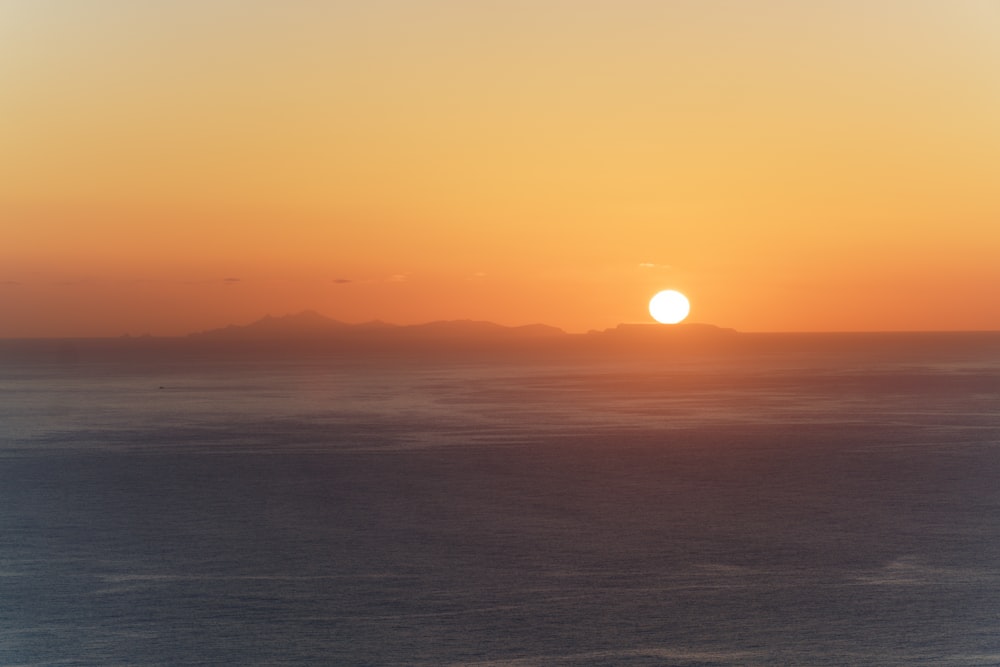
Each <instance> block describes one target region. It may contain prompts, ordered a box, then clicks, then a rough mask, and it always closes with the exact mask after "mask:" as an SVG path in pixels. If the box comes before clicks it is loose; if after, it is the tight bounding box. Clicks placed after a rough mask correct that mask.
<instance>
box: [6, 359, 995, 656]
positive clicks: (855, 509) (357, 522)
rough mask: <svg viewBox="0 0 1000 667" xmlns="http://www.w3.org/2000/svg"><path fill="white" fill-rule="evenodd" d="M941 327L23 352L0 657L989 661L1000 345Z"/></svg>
mask: <svg viewBox="0 0 1000 667" xmlns="http://www.w3.org/2000/svg"><path fill="white" fill-rule="evenodd" d="M922 355H923V356H919V357H914V356H913V355H910V356H908V357H905V358H893V359H889V360H880V359H877V358H876V359H873V358H871V356H870V355H868V356H865V355H858V356H856V357H852V356H851V355H846V356H845V355H839V356H836V357H833V356H830V357H827V356H823V355H822V354H818V355H813V356H810V355H808V354H806V355H803V354H802V353H801V350H799V351H798V352H797V353H796V354H795V355H791V354H789V355H781V354H769V355H766V356H759V355H758V356H753V355H750V356H742V357H740V356H729V357H725V358H716V357H700V358H698V359H692V360H683V359H681V360H678V359H674V360H671V361H667V360H661V361H658V362H641V361H634V360H633V361H631V362H625V361H619V362H610V361H603V362H599V361H592V362H586V363H585V362H573V363H570V362H568V361H562V362H552V363H537V362H534V363H527V362H525V363H513V362H511V361H510V360H507V361H506V362H505V363H502V364H501V363H490V362H475V363H471V362H462V363H459V362H455V363H446V362H440V361H439V362H435V363H406V364H390V363H384V362H382V363H377V362H359V361H357V360H350V361H345V360H337V359H333V358H325V359H314V360H308V359H306V360H298V361H292V360H283V361H266V360H259V359H257V360H253V361H238V360H230V361H227V362H221V361H219V362H212V363H208V362H205V361H204V360H188V361H183V360H180V361H178V360H176V359H175V360H173V361H171V362H169V363H167V362H162V363H161V362H155V361H148V360H147V361H141V362H140V361H137V360H135V359H128V360H117V361H116V360H114V359H110V360H109V359H103V360H93V361H88V360H87V359H86V358H85V357H84V358H82V359H79V360H74V361H73V362H72V363H69V362H66V363H61V362H58V361H44V360H42V361H37V360H36V361H18V360H17V359H16V358H15V359H8V360H7V361H6V362H5V363H4V365H3V367H2V375H0V424H2V427H0V663H2V664H5V665H12V664H14V665H16V664H26V665H58V664H73V665H180V664H192V665H199V664H201V665H215V664H239V665H250V664H259V665H306V664H331V665H449V664H456V665H458V664H460V665H506V666H518V667H521V666H533V665H773V664H787V665H845V664H852V665H990V664H1000V358H998V357H997V356H996V355H992V354H980V355H978V356H977V355H965V356H963V357H961V358H959V359H956V358H955V357H954V355H949V354H941V355H934V354H930V353H922ZM64 361H65V360H64Z"/></svg>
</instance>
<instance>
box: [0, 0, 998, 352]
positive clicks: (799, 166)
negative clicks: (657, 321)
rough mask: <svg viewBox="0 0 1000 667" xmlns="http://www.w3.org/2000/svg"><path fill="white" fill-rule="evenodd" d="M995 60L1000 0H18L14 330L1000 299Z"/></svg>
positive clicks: (925, 321)
mask: <svg viewBox="0 0 1000 667" xmlns="http://www.w3.org/2000/svg"><path fill="white" fill-rule="evenodd" d="M998 71H1000V9H998V8H997V5H996V4H995V3H991V2H987V1H985V0H983V1H979V0H961V1H957V2H937V3H932V2H911V1H909V0H889V1H887V2H879V3H861V2H847V3H845V2H840V1H837V2H833V1H821V2H808V3H786V2H776V1H764V2H754V3H739V2H721V3H714V2H713V3H703V2H670V3H661V2H646V1H642V0H627V1H625V2H615V3H597V2H566V1H562V0H543V1H542V2H511V3H478V2H458V1H457V0H433V1H427V2H401V1H389V2H375V3H366V2H361V3H353V2H339V3H333V2H331V3H310V2H293V3H287V4H286V3H271V2H262V1H250V2H245V3H237V4H234V3H230V2H222V1H217V0H213V1H210V2H204V3H202V2H199V3H186V2H185V3H174V2H141V3H127V2H111V1H110V0H96V1H94V2H86V3H78V2H67V1H59V0H9V1H7V2H5V3H3V5H2V7H0V90H3V91H4V92H3V99H4V103H3V110H2V122H0V337H21V336H117V335H120V334H124V333H130V334H143V333H152V334H161V335H168V334H183V333H187V332H190V331H197V330H203V329H208V328H212V327H218V326H224V325H227V324H230V323H241V322H250V321H252V320H255V319H256V318H259V317H261V316H263V315H264V314H267V313H271V314H275V315H281V314H285V313H293V312H298V311H301V310H303V309H315V310H317V311H320V312H322V313H324V314H326V315H328V316H330V317H333V318H336V319H339V320H343V321H348V322H363V321H368V320H372V319H381V320H385V321H389V322H394V323H399V324H411V323H419V322H427V321H432V320H438V319H465V318H468V319H477V320H491V321H494V322H498V323H501V324H505V325H519V324H527V323H533V322H542V323H546V324H550V325H554V326H558V327H562V328H564V329H566V330H567V331H571V332H584V331H587V330H589V329H603V328H606V327H612V326H615V325H616V324H617V323H620V322H634V321H641V320H647V319H648V316H647V314H646V313H645V310H644V309H645V300H646V299H647V298H648V295H650V294H652V293H654V292H655V291H656V290H657V289H659V288H660V287H661V286H662V285H664V284H681V285H684V286H685V289H687V290H690V293H691V294H695V293H696V294H697V305H698V319H699V321H703V322H708V323H714V324H717V325H720V326H725V327H734V328H737V329H739V330H743V331H783V330H789V331H822V330H927V329H932V330H941V329H1000V262H997V259H996V258H997V256H1000V190H998V188H997V165H998V164H1000V123H998V122H997V119H998V118H1000V77H998V76H997V72H998ZM928 303H933V304H934V307H933V308H929V307H928V306H927V304H928Z"/></svg>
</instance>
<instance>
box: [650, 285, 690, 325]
mask: <svg viewBox="0 0 1000 667" xmlns="http://www.w3.org/2000/svg"><path fill="white" fill-rule="evenodd" d="M689 312H691V303H690V302H689V301H688V299H687V297H686V296H684V295H683V294H681V293H680V292H678V291H676V290H672V289H668V290H664V291H662V292H658V293H657V294H656V296H654V297H653V298H652V299H650V300H649V314H650V315H652V316H653V319H654V320H656V321H657V322H659V323H660V324H677V323H678V322H681V321H682V320H683V319H684V318H685V317H687V316H688V313H689Z"/></svg>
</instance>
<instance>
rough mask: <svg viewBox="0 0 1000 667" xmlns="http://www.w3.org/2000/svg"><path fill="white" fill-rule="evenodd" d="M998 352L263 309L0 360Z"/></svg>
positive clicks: (848, 339) (895, 341)
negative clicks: (257, 315) (166, 332)
mask: <svg viewBox="0 0 1000 667" xmlns="http://www.w3.org/2000/svg"><path fill="white" fill-rule="evenodd" d="M984 353H985V354H992V355H995V356H996V358H997V359H998V363H1000V332H988V331H987V332H884V333H745V332H738V331H736V330H735V329H728V328H722V327H718V326H715V325H712V324H704V323H683V324H676V325H662V324H619V325H618V326H617V327H614V328H610V329H605V330H603V331H590V332H588V333H585V334H571V333H566V332H565V331H563V330H561V329H558V328H556V327H551V326H546V325H542V324H532V325H527V326H516V327H508V326H503V325H499V324H495V323H493V322H483V321H472V320H455V321H439V322H429V323H426V324H418V325H408V326H401V325H394V324H387V323H385V322H380V321H372V322H365V323H360V324H349V323H346V322H341V321H338V320H334V319H331V318H328V317H325V316H323V315H321V314H319V313H316V312H314V311H304V312H301V313H298V314H294V315H287V316H284V317H272V316H267V317H264V318H262V319H260V320H257V321H256V322H252V323H250V324H246V325H232V326H227V327H224V328H220V329H213V330H209V331H203V332H198V333H192V334H189V335H188V336H180V337H155V336H139V337H130V336H123V337H120V338H107V339H20V340H16V339H8V340H0V362H5V361H14V362H17V361H32V360H35V361H50V362H56V363H60V364H73V363H78V362H80V361H89V360H120V361H142V360H167V361H169V360H170V359H180V358H183V359H193V358H194V359H199V358H200V359H205V360H215V359H226V358H241V359H245V358H275V357H278V358H294V357H304V358H315V357H326V358H341V359H348V360H353V359H357V360H359V361H360V360H372V359H375V360H385V361H390V362H403V361H417V362H420V361H435V360H456V359H457V360H469V361H497V360H505V359H510V360H524V361H539V360H555V361H567V362H578V361H592V360H602V359H603V360H616V359H626V360H642V359H673V360H684V359H688V358H704V357H705V356H715V357H719V358H720V359H732V358H735V357H747V356H750V357H760V356H765V357H766V356H773V355H776V354H781V355H792V356H793V357H795V356H801V357H808V356H810V355H820V356H822V357H824V358H827V359H829V358H830V357H831V356H832V357H837V356H842V357H844V358H845V359H849V358H850V359H855V360H869V361H875V362H877V361H882V360H892V361H899V360H906V359H921V358H923V357H925V356H927V355H928V354H930V355H931V356H933V357H935V358H937V359H942V358H943V359H950V360H961V359H963V358H965V357H967V356H969V355H979V356H980V357H981V356H982V354H984Z"/></svg>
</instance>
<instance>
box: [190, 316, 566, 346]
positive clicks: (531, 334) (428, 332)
mask: <svg viewBox="0 0 1000 667" xmlns="http://www.w3.org/2000/svg"><path fill="white" fill-rule="evenodd" d="M566 335H568V334H566V332H565V331H563V330H562V329H559V328H557V327H552V326H548V325H545V324H528V325H524V326H516V327H508V326H503V325H501V324H496V323H494V322H484V321H477V320H441V321H436V322H427V323H425V324H412V325H396V324H387V323H385V322H381V321H379V320H374V321H371V322H362V323H359V324H349V323H347V322H341V321H340V320H335V319H332V318H329V317H326V316H325V315H321V314H320V313H317V312H316V311H314V310H304V311H302V312H300V313H295V314H292V315H285V316H282V317H274V316H272V315H267V316H265V317H262V318H261V319H259V320H257V321H255V322H251V323H250V324H244V325H237V324H233V325H230V326H227V327H223V328H221V329H211V330H209V331H202V332H198V333H192V334H189V335H188V338H190V339H197V340H219V341H224V340H232V341H243V340H311V341H319V340H327V339H329V340H336V339H343V338H349V339H354V338H361V337H363V338H375V339H417V340H456V339H469V340H491V341H493V340H526V339H534V338H554V337H558V336H566Z"/></svg>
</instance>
